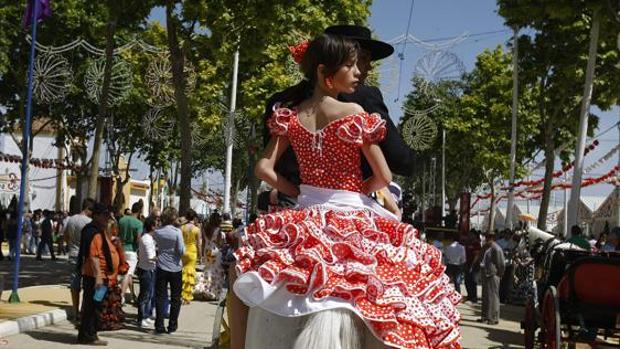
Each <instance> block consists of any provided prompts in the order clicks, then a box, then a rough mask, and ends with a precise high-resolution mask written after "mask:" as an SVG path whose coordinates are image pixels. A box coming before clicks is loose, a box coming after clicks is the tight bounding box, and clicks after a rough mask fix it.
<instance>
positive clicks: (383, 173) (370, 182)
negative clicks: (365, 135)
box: [362, 143, 392, 195]
mask: <svg viewBox="0 0 620 349" xmlns="http://www.w3.org/2000/svg"><path fill="white" fill-rule="evenodd" d="M362 152H363V153H364V157H365V158H366V160H367V161H368V164H369V165H370V168H371V169H372V173H373V175H372V176H371V177H370V178H368V179H367V180H366V181H364V186H363V188H362V190H363V191H364V193H367V194H368V193H372V192H374V191H378V190H380V189H382V188H384V187H387V186H388V185H389V184H390V182H391V181H392V172H391V171H390V168H389V167H388V165H387V162H386V161H385V156H383V152H382V151H381V148H380V147H379V145H377V144H374V143H370V144H364V145H363V146H362ZM390 195H391V194H390Z"/></svg>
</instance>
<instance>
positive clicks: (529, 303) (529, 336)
mask: <svg viewBox="0 0 620 349" xmlns="http://www.w3.org/2000/svg"><path fill="white" fill-rule="evenodd" d="M537 327H538V326H537V324H536V308H535V306H534V297H532V296H528V297H527V300H526V302H525V317H524V319H523V335H524V342H525V349H534V343H535V341H536V328H537Z"/></svg>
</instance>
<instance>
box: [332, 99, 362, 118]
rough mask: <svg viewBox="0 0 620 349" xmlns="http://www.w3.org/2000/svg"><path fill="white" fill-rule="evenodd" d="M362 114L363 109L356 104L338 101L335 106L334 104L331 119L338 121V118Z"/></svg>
mask: <svg viewBox="0 0 620 349" xmlns="http://www.w3.org/2000/svg"><path fill="white" fill-rule="evenodd" d="M363 112H364V108H362V107H361V106H360V105H359V104H357V103H350V102H340V101H338V102H337V104H335V106H334V109H333V118H334V119H340V118H344V117H347V116H350V115H355V114H359V113H363Z"/></svg>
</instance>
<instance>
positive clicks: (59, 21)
mask: <svg viewBox="0 0 620 349" xmlns="http://www.w3.org/2000/svg"><path fill="white" fill-rule="evenodd" d="M0 4H1V6H0V32H2V33H3V34H2V37H1V38H0V43H1V44H0V77H1V78H0V105H2V106H4V107H5V108H6V114H5V115H3V116H2V121H3V122H2V124H1V125H0V127H1V131H2V132H7V133H10V134H11V135H13V133H14V132H15V131H16V129H17V128H21V127H23V125H22V122H23V120H24V119H25V117H24V113H25V108H24V107H25V105H24V101H25V100H26V92H27V91H26V89H27V85H26V83H27V76H26V72H27V68H28V59H29V56H28V52H29V50H28V47H29V43H28V42H27V41H26V39H25V38H26V36H27V32H26V31H25V30H24V29H23V28H22V25H21V23H22V15H23V13H24V10H25V5H26V2H21V1H20V2H15V1H3V2H2V3H0ZM52 6H53V16H52V17H51V18H49V19H47V20H46V21H44V22H42V24H40V28H39V30H38V37H37V40H38V41H39V42H41V43H45V45H52V46H53V45H64V44H66V43H68V42H71V41H73V40H75V38H76V37H82V38H84V39H86V40H89V41H91V42H96V41H95V37H96V34H98V32H99V30H100V29H101V20H100V19H101V18H102V16H103V13H104V11H103V8H102V7H101V5H100V4H99V3H98V2H82V1H62V2H52ZM38 54H39V55H41V54H42V52H39V53H38ZM84 61H85V57H84V56H83V55H79V54H78V55H75V56H73V57H72V59H71V62H70V63H71V65H72V66H73V67H74V70H79V68H78V69H76V67H80V66H81V65H82V64H83V63H84ZM77 90H79V89H76V88H75V86H72V87H71V91H70V94H69V96H68V97H67V98H66V100H71V99H72V96H71V94H72V93H75V92H77ZM82 96H83V95H82ZM78 99H79V98H78ZM74 100H75V98H73V101H74ZM82 100H85V98H82ZM56 104H59V102H58V101H56V102H53V103H43V102H40V101H37V100H35V101H34V104H33V124H36V123H38V124H41V125H44V126H46V127H47V126H53V127H54V128H55V129H56V130H58V131H59V135H58V143H59V145H62V144H63V143H62V142H63V141H67V140H68V138H67V137H65V136H66V135H65V134H64V130H65V129H66V128H71V126H70V125H67V122H68V121H78V122H79V120H80V119H79V118H73V116H75V109H73V110H71V106H75V105H80V108H81V110H82V111H84V110H88V107H87V106H82V103H81V102H78V103H75V104H73V103H72V102H70V103H69V106H67V110H63V111H62V112H60V110H59V109H58V108H57V105H56ZM56 111H58V112H56ZM82 116H83V115H82ZM43 118H44V120H45V121H44V122H36V121H37V120H42V119H43ZM83 129H84V130H88V129H89V128H88V127H85V128H83ZM39 131H40V130H37V129H33V130H31V137H30V145H29V148H30V151H29V154H32V146H33V144H34V142H33V140H34V137H35V136H36V135H37V134H38V132H39ZM14 139H15V140H16V142H17V143H18V144H19V143H21V139H19V140H18V139H17V137H14ZM21 149H22V147H20V150H21ZM26 173H28V169H26ZM26 183H27V184H26V193H28V192H29V189H28V186H29V181H27V182H26ZM28 197H29V195H27V198H28ZM26 202H27V203H28V201H26Z"/></svg>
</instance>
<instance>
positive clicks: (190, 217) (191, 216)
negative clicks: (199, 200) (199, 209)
mask: <svg viewBox="0 0 620 349" xmlns="http://www.w3.org/2000/svg"><path fill="white" fill-rule="evenodd" d="M196 216H197V214H196V211H194V210H192V209H191V208H190V209H188V210H187V212H185V218H186V219H187V220H188V221H193V220H194V219H196Z"/></svg>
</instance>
